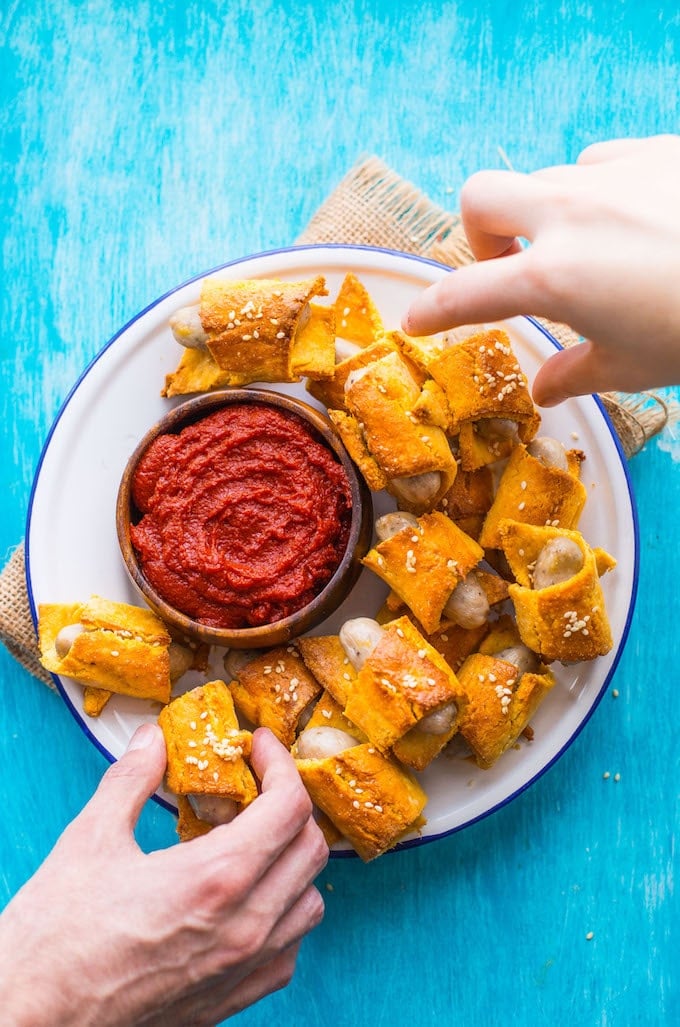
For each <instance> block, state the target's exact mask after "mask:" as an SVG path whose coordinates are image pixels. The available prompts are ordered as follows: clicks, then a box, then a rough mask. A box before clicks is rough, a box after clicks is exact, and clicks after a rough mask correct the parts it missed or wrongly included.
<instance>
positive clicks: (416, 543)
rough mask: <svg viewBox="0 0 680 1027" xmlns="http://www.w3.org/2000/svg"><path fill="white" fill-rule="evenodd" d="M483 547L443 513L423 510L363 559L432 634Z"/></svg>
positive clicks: (379, 543) (481, 555) (476, 562)
mask: <svg viewBox="0 0 680 1027" xmlns="http://www.w3.org/2000/svg"><path fill="white" fill-rule="evenodd" d="M483 556H484V550H483V549H482V548H481V546H480V545H478V543H477V542H475V540H474V539H472V538H470V536H469V535H466V534H465V532H463V531H461V529H460V528H458V527H457V526H456V525H455V524H454V523H453V521H452V520H451V519H450V518H449V517H447V516H446V514H443V513H440V512H439V511H434V512H433V513H429V514H428V513H426V514H422V515H421V516H420V517H418V518H417V520H416V522H415V524H414V525H411V524H410V523H409V522H407V523H406V525H405V527H403V528H402V529H401V530H399V531H397V533H396V534H394V535H392V536H391V537H389V538H386V539H385V541H383V542H378V544H377V545H376V546H374V547H373V548H372V549H370V550H369V552H368V553H367V554H366V556H365V557H364V559H363V560H362V563H363V564H364V566H365V567H368V568H369V570H372V571H373V573H374V574H377V575H378V577H379V578H382V580H383V581H385V582H386V583H387V584H388V585H389V586H390V588H391V589H392V591H393V592H395V593H396V595H398V596H399V598H400V599H401V600H402V601H403V602H404V603H405V604H406V606H408V608H409V609H410V610H411V611H412V613H413V614H414V615H415V617H416V618H417V619H418V621H420V623H421V624H422V625H423V627H424V628H425V631H426V632H428V633H431V632H433V631H436V630H437V628H438V627H439V625H440V623H441V620H442V614H443V612H444V607H445V606H446V603H447V601H448V600H449V598H450V597H451V594H452V593H453V591H454V589H455V588H456V587H457V586H458V585H459V583H460V582H461V581H462V580H463V579H464V578H465V577H466V576H467V575H468V574H469V572H470V571H471V570H472V569H473V567H476V566H477V564H478V563H479V561H480V560H481V559H482V558H483Z"/></svg>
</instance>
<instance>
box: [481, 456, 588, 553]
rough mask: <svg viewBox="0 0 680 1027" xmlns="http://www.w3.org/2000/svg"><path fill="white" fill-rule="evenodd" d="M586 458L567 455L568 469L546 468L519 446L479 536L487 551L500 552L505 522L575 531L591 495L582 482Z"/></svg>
mask: <svg viewBox="0 0 680 1027" xmlns="http://www.w3.org/2000/svg"><path fill="white" fill-rule="evenodd" d="M582 457H583V454H582V453H580V452H579V451H578V450H569V451H568V452H565V453H564V459H565V464H566V469H562V468H561V467H557V466H552V465H549V466H546V464H545V463H544V462H543V461H541V460H540V459H537V457H535V456H533V455H532V454H531V452H530V451H529V450H528V449H527V447H526V446H524V445H522V444H519V445H517V446H516V447H515V449H514V450H513V451H512V454H511V456H510V459H509V460H508V464H507V466H506V468H505V470H504V472H503V475H502V477H501V479H500V481H499V483H498V489H497V491H496V496H495V498H494V501H493V504H492V505H491V507H490V509H489V512H488V513H487V515H486V519H485V521H484V526H483V528H482V531H481V534H480V536H479V543H480V545H481V546H483V547H484V549H498V548H499V547H500V544H501V536H500V530H499V526H500V523H501V521H502V520H506V519H509V520H513V521H522V522H523V523H525V524H536V525H551V526H552V527H560V528H575V527H576V526H577V525H578V522H579V518H580V516H581V512H582V510H583V507H584V505H585V501H586V497H587V493H586V489H585V486H584V485H583V483H582V482H581V481H580V479H579V473H580V468H581V460H582Z"/></svg>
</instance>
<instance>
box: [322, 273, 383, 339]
mask: <svg viewBox="0 0 680 1027" xmlns="http://www.w3.org/2000/svg"><path fill="white" fill-rule="evenodd" d="M333 309H334V311H335V324H336V330H337V334H338V335H339V336H341V337H342V338H343V339H348V340H349V341H350V342H355V343H356V344H357V345H358V346H370V344H371V343H372V342H375V340H376V339H379V338H380V336H381V335H382V334H383V323H382V318H381V316H380V313H379V311H378V308H377V307H376V305H375V303H374V302H373V300H372V299H371V297H370V295H369V293H368V290H367V289H366V287H365V285H364V284H363V283H362V282H360V281H359V279H358V278H357V276H356V275H355V274H353V273H352V272H351V271H349V272H348V273H347V274H346V275H345V277H344V279H343V282H342V285H341V286H340V291H339V292H338V295H337V297H336V299H335V302H334V304H333Z"/></svg>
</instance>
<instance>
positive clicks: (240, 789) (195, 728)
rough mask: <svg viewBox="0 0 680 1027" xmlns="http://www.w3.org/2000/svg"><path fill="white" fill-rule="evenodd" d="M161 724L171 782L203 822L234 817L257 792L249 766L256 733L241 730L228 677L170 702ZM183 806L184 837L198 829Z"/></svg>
mask: <svg viewBox="0 0 680 1027" xmlns="http://www.w3.org/2000/svg"><path fill="white" fill-rule="evenodd" d="M158 723H159V724H160V726H161V728H162V730H163V736H164V738H165V745H166V748H167V752H168V765H167V770H166V782H167V786H168V789H169V790H170V791H171V792H174V793H175V795H178V796H188V797H189V798H188V802H189V805H190V809H191V811H192V812H193V814H194V815H195V817H196V818H197V819H199V820H202V821H204V822H206V823H208V824H209V825H212V826H214V825H215V824H216V823H223V822H226V821H227V820H229V819H232V817H233V816H235V815H236V814H237V813H240V812H241V810H243V809H244V808H245V807H246V806H247V805H248V804H249V803H251V802H252V801H253V799H255V798H256V796H257V785H256V783H255V779H254V777H253V775H252V773H251V771H250V768H249V766H248V764H247V762H246V761H247V759H248V757H249V756H250V752H251V747H252V735H251V733H250V732H249V731H242V730H241V729H240V728H239V724H238V720H237V717H236V712H235V710H234V703H233V700H232V698H231V694H230V692H229V689H228V688H227V686H226V684H225V683H224V682H223V681H209V682H208V683H207V684H205V685H201V686H200V687H198V688H194V689H192V690H191V691H190V692H185V693H184V694H183V695H180V696H179V697H178V698H177V699H174V700H173V701H172V702H171V703H170V704H169V705H168V706H165V707H164V708H163V709H162V710H161V712H160V715H159V718H158ZM191 821H192V817H191V815H190V813H189V811H188V810H187V808H186V807H184V810H183V815H182V816H181V818H180V822H179V824H178V830H179V831H180V836H181V837H182V838H183V840H184V837H193V836H194V835H195V833H196V831H195V825H192V823H191Z"/></svg>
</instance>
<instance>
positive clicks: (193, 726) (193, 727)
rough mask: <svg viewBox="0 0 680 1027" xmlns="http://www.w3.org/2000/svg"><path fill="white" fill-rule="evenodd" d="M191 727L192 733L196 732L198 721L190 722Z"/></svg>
mask: <svg viewBox="0 0 680 1027" xmlns="http://www.w3.org/2000/svg"><path fill="white" fill-rule="evenodd" d="M189 727H190V728H191V730H192V731H195V730H196V721H195V720H192V721H190V722H189Z"/></svg>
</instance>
